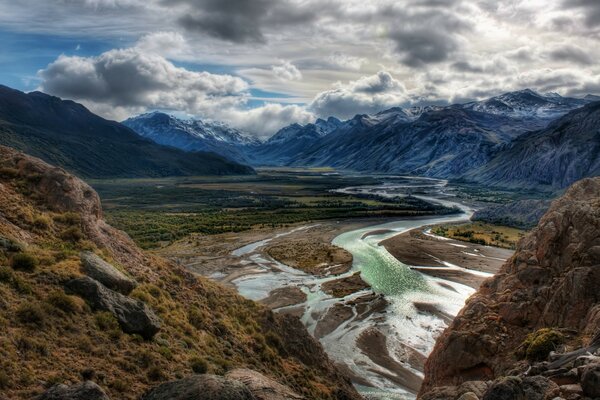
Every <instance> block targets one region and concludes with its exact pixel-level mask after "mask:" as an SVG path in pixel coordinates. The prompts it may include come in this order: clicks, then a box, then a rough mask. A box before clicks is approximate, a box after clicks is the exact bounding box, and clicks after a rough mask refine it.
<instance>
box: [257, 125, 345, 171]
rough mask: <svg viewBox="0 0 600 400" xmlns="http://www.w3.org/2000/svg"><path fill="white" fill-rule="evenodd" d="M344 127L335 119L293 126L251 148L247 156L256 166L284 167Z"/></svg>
mask: <svg viewBox="0 0 600 400" xmlns="http://www.w3.org/2000/svg"><path fill="white" fill-rule="evenodd" d="M342 125H344V123H343V122H342V121H340V120H339V119H337V118H335V117H329V118H328V119H327V120H324V119H321V118H319V119H317V120H316V121H315V123H311V124H306V125H300V124H292V125H289V126H286V127H284V128H282V129H280V130H279V131H278V132H277V133H275V135H273V136H271V138H269V140H267V141H266V142H265V143H263V144H262V145H261V146H258V147H254V148H249V149H248V150H249V151H247V152H246V155H247V157H248V158H249V159H250V160H251V161H252V162H253V163H254V164H261V165H283V164H286V163H287V162H288V161H289V160H290V158H291V157H294V156H295V155H296V154H298V153H300V152H302V150H303V149H306V148H308V147H310V146H311V145H312V144H313V143H315V142H317V141H318V140H319V139H321V138H323V137H325V136H327V135H328V134H330V133H331V132H333V131H335V130H337V129H339V128H340V127H341V126H342Z"/></svg>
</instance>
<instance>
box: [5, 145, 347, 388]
mask: <svg viewBox="0 0 600 400" xmlns="http://www.w3.org/2000/svg"><path fill="white" fill-rule="evenodd" d="M0 150H1V151H0V183H1V185H0V236H2V237H4V238H9V239H11V240H13V241H17V242H19V243H21V244H22V247H23V249H22V250H19V251H17V252H11V251H7V250H6V249H0V397H2V396H6V397H8V398H10V399H29V398H31V397H32V396H33V395H35V394H37V393H40V392H41V391H43V390H44V388H45V387H46V386H48V385H51V384H53V383H58V382H76V381H79V380H80V377H79V374H80V372H81V371H82V370H84V369H87V368H93V369H94V370H95V371H96V375H97V378H96V380H97V382H98V383H99V384H100V385H101V386H103V387H105V388H107V390H108V392H109V394H110V395H111V396H112V398H115V399H134V398H138V397H139V395H140V394H141V393H143V392H144V391H145V390H147V389H148V388H149V387H150V386H152V385H155V384H157V383H159V382H162V381H166V380H170V379H175V378H180V377H183V376H186V375H188V374H190V373H192V364H193V363H195V364H196V368H202V366H205V367H206V369H207V371H208V372H211V373H217V374H221V373H224V372H225V371H226V370H228V369H230V368H232V367H238V366H246V367H249V368H251V369H254V370H258V371H261V372H263V373H265V374H267V375H269V376H271V377H273V378H275V379H277V380H278V381H279V382H282V383H284V384H286V385H289V386H290V387H292V388H293V389H294V390H296V391H297V392H299V393H302V394H304V395H305V396H307V397H308V398H311V399H333V398H340V397H341V396H343V394H341V393H347V394H348V395H349V396H350V398H354V396H355V393H354V392H353V389H352V388H351V387H350V385H349V384H348V382H347V381H346V380H344V379H343V378H341V377H340V375H338V374H337V372H335V370H334V369H333V367H332V366H331V364H330V363H329V361H328V360H327V358H326V356H324V354H323V353H322V349H321V348H320V346H319V345H318V344H316V342H314V341H313V340H312V339H311V338H309V336H308V334H307V333H306V331H305V330H304V329H303V327H302V325H301V324H300V322H299V321H296V320H284V319H281V318H284V317H278V316H274V315H273V314H272V313H271V312H270V311H267V310H266V309H265V308H263V307H262V306H259V305H257V304H256V303H254V302H251V301H248V300H245V299H243V298H241V297H240V296H238V295H237V294H235V293H234V292H233V291H231V290H228V289H225V288H223V287H221V286H218V285H217V284H215V283H212V282H210V281H208V280H206V279H201V278H200V279H197V278H195V277H193V276H191V275H190V274H189V273H187V272H186V271H184V270H183V269H182V268H179V267H177V266H175V265H173V264H170V263H168V262H167V261H166V260H164V259H161V258H158V257H155V256H152V255H146V254H143V253H141V252H140V251H139V249H137V248H136V247H135V245H134V244H133V243H132V242H131V241H130V240H129V239H128V238H127V237H126V236H125V235H123V234H122V233H121V232H119V231H116V230H114V229H113V228H111V227H109V226H108V225H105V224H104V223H103V221H102V220H101V219H98V218H97V217H96V216H94V215H93V212H97V213H99V211H93V210H95V207H96V206H97V204H95V202H94V199H96V200H95V201H96V202H97V197H95V194H94V193H93V192H92V191H91V189H89V187H87V185H85V184H83V183H82V182H80V181H77V180H69V179H63V181H60V179H59V181H57V182H59V183H58V184H57V183H56V182H55V181H53V180H52V179H53V178H52V177H48V176H47V175H48V171H47V170H45V169H43V170H42V172H41V173H38V172H33V173H32V172H31V168H29V166H28V165H30V163H29V164H28V162H25V163H24V162H23V158H22V157H21V156H19V155H15V154H16V153H11V152H9V151H8V150H7V149H6V148H2V147H0ZM7 153H8V156H7ZM17 164H18V168H17ZM35 165H38V166H39V165H42V166H43V168H49V167H47V166H44V165H45V164H41V163H38V164H35ZM36 168H37V167H36ZM33 170H36V169H35V168H33ZM54 173H56V174H58V175H60V176H63V175H64V174H63V173H61V172H56V171H55V172H54ZM61 179H62V178H61ZM73 188H75V189H73ZM78 188H83V194H82V195H81V196H80V197H79V198H78V199H85V201H86V202H87V203H86V204H87V205H86V206H85V207H84V206H82V205H81V204H80V203H77V202H76V203H73V204H70V201H65V199H67V200H69V199H70V197H68V196H70V193H71V192H72V191H73V190H75V192H76V191H77V190H78ZM56 190H58V192H53V191H56ZM63 190H64V193H63ZM65 193H66V195H65ZM61 196H67V197H66V198H65V197H61ZM49 198H52V199H54V200H53V201H52V202H49V201H48V199H49ZM82 249H89V250H92V251H95V252H96V253H98V254H99V255H101V256H102V257H103V258H105V259H107V260H108V261H110V262H113V263H115V265H117V266H118V267H119V268H121V269H123V270H124V271H125V272H126V273H128V274H130V275H132V276H133V277H134V278H135V279H137V280H138V282H140V283H141V285H140V286H139V287H138V288H137V289H135V291H134V292H133V293H132V296H134V297H137V298H139V299H141V300H143V301H145V302H146V303H148V304H149V305H150V306H151V307H152V308H153V309H154V310H155V311H156V312H157V314H158V315H159V316H160V318H161V319H162V321H163V328H162V329H161V331H160V332H159V333H158V334H157V336H156V337H155V338H154V339H153V340H152V341H148V342H146V341H143V340H142V339H141V338H140V337H137V336H131V335H126V334H124V333H123V332H121V330H120V329H119V328H118V325H115V324H114V321H113V320H112V319H111V318H107V316H106V315H105V314H102V313H94V312H92V311H91V310H90V309H89V308H88V306H86V305H85V303H84V302H83V301H82V300H81V299H79V298H77V297H70V296H66V295H65V293H64V291H63V284H64V282H65V281H66V280H68V279H70V278H72V277H76V276H80V275H81V272H80V270H79V262H80V261H79V251H80V250H82ZM18 254H27V255H28V256H30V257H32V258H33V259H35V260H36V263H37V266H36V268H35V270H33V271H31V272H27V271H23V270H15V269H14V268H12V267H11V265H12V264H14V263H15V262H16V261H15V259H17V260H18V259H19V257H21V258H22V257H23V256H22V255H21V256H18Z"/></svg>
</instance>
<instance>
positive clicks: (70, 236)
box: [60, 226, 83, 243]
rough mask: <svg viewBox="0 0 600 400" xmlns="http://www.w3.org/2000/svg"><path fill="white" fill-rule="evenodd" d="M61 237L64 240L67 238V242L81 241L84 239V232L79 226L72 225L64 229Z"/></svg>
mask: <svg viewBox="0 0 600 400" xmlns="http://www.w3.org/2000/svg"><path fill="white" fill-rule="evenodd" d="M60 238H61V239H62V240H66V241H67V242H73V243H75V242H79V241H80V240H82V239H83V232H82V231H81V228H79V227H78V226H71V227H69V228H67V229H65V230H64V231H62V233H61V234H60Z"/></svg>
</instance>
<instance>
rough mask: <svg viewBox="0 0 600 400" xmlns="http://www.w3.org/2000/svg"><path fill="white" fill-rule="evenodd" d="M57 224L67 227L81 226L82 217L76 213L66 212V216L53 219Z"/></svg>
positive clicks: (62, 215) (59, 215) (56, 216)
mask: <svg viewBox="0 0 600 400" xmlns="http://www.w3.org/2000/svg"><path fill="white" fill-rule="evenodd" d="M53 219H54V220H55V221H56V222H60V223H63V224H66V225H79V224H80V223H81V216H80V215H79V214H77V213H74V212H66V213H64V214H58V215H55V216H54V217H53Z"/></svg>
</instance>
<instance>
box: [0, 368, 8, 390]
mask: <svg viewBox="0 0 600 400" xmlns="http://www.w3.org/2000/svg"><path fill="white" fill-rule="evenodd" d="M9 387H10V377H9V376H8V374H7V373H6V371H0V389H8V388H9Z"/></svg>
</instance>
